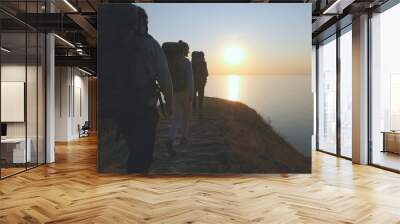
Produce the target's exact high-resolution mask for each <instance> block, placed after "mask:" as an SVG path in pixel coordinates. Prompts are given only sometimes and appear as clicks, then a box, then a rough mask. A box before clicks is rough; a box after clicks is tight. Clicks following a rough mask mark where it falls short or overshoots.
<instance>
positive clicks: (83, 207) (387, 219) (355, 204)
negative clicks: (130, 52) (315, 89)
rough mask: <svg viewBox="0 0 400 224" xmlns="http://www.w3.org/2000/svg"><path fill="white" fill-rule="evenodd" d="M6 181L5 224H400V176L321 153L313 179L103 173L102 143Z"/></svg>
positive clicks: (79, 147) (1, 184)
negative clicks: (99, 153)
mask: <svg viewBox="0 0 400 224" xmlns="http://www.w3.org/2000/svg"><path fill="white" fill-rule="evenodd" d="M56 156H57V162H56V163H55V164H50V165H46V166H42V167H39V168H36V169H33V170H30V171H28V172H26V173H22V174H19V175H17V176H14V177H11V178H8V179H5V180H2V181H0V223H44V222H48V223H374V224H375V223H385V224H386V223H400V175H398V174H395V173H391V172H387V171H384V170H380V169H377V168H373V167H369V166H359V165H352V164H351V162H350V161H347V160H343V159H338V158H335V157H333V156H330V155H326V154H323V153H318V152H315V153H313V174H311V175H239V176H226V177H221V176H219V177H216V176H185V177H178V176H170V177H166V176H163V177H160V176H157V177H154V176H153V177H141V176H129V175H115V174H114V175H111V174H98V173H96V165H95V163H96V140H95V138H93V137H91V138H86V139H84V140H81V141H76V142H70V143H68V144H58V145H57V154H56Z"/></svg>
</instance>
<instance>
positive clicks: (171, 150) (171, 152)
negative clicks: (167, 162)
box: [166, 140, 176, 158]
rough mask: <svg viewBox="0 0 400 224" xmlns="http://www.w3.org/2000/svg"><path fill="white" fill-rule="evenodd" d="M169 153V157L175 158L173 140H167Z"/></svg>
mask: <svg viewBox="0 0 400 224" xmlns="http://www.w3.org/2000/svg"><path fill="white" fill-rule="evenodd" d="M166 145H167V151H168V155H169V157H171V158H172V157H175V156H176V152H175V150H174V142H173V141H172V140H167V144H166Z"/></svg>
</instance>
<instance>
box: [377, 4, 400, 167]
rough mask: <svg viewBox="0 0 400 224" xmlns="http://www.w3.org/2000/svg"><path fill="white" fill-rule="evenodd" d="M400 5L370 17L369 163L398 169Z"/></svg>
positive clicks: (399, 156) (399, 135) (399, 145)
mask: <svg viewBox="0 0 400 224" xmlns="http://www.w3.org/2000/svg"><path fill="white" fill-rule="evenodd" d="M398 24H400V4H398V5H396V6H394V7H393V8H391V9H389V10H387V11H385V12H383V13H381V14H376V15H374V17H373V18H372V38H371V39H372V47H373V48H372V52H373V54H372V66H373V67H372V77H371V79H372V81H371V85H372V87H371V88H372V89H371V91H372V92H371V95H372V99H371V104H372V105H371V108H372V112H371V116H372V125H371V128H372V130H371V132H372V163H374V164H378V165H381V166H385V167H389V168H392V169H396V170H400V132H399V131H400V113H399V112H400V111H399V109H400V105H399V104H400V103H399V100H400V63H399V52H400V42H399V40H400V32H399V29H398Z"/></svg>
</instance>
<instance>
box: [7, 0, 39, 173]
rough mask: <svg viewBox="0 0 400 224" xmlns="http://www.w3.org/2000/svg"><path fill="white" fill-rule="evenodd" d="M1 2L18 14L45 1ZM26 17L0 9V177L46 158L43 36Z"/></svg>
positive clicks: (36, 11)
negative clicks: (25, 21)
mask: <svg viewBox="0 0 400 224" xmlns="http://www.w3.org/2000/svg"><path fill="white" fill-rule="evenodd" d="M0 6H1V7H6V8H7V9H14V10H15V12H14V13H15V14H16V15H18V14H19V16H20V15H21V14H20V13H24V12H29V13H39V12H43V6H44V1H30V2H27V1H18V2H15V1H8V2H7V3H6V2H2V3H0ZM3 21H6V22H3ZM28 23H29V21H28ZM28 23H24V22H21V21H18V20H16V19H15V18H14V17H13V13H11V14H4V13H2V12H0V47H1V57H0V67H1V69H0V71H1V73H0V82H1V85H0V90H1V91H0V92H1V97H0V102H1V106H0V111H1V113H0V114H1V115H0V120H1V130H0V132H1V144H0V178H5V177H7V176H10V175H13V174H16V173H19V172H22V171H25V170H27V169H29V168H32V167H36V166H37V165H39V164H43V163H45V92H46V91H45V60H46V53H45V44H46V39H45V35H44V34H43V33H41V32H40V31H38V30H36V29H35V28H33V27H31V26H30V25H28Z"/></svg>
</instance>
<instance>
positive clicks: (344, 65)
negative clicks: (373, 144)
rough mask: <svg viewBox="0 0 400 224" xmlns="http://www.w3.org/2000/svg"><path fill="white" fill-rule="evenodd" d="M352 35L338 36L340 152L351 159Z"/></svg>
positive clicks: (347, 33)
mask: <svg viewBox="0 0 400 224" xmlns="http://www.w3.org/2000/svg"><path fill="white" fill-rule="evenodd" d="M351 48H352V35H351V30H350V31H348V32H346V33H344V34H343V35H341V36H340V122H341V124H340V127H341V132H340V144H341V147H340V152H341V155H342V156H346V157H349V158H351V156H352V150H351V141H352V138H351V137H352V125H351V124H352V100H351V99H352V66H351V65H352V49H351Z"/></svg>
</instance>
